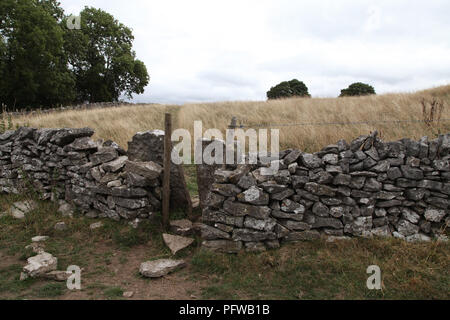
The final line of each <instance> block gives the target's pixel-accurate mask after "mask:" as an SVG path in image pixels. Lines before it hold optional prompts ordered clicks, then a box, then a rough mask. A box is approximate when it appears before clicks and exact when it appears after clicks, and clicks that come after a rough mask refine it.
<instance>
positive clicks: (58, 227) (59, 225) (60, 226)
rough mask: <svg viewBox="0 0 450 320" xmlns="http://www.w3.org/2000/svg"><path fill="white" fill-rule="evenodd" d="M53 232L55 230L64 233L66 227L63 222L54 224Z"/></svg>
mask: <svg viewBox="0 0 450 320" xmlns="http://www.w3.org/2000/svg"><path fill="white" fill-rule="evenodd" d="M54 228H55V230H57V231H64V230H66V229H67V225H66V223H65V222H58V223H56V224H55V227H54Z"/></svg>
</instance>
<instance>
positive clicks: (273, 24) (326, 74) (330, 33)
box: [60, 0, 450, 104]
mask: <svg viewBox="0 0 450 320" xmlns="http://www.w3.org/2000/svg"><path fill="white" fill-rule="evenodd" d="M60 1H61V4H62V6H63V8H64V9H65V10H66V13H67V14H79V12H80V11H81V10H82V9H83V8H84V6H92V7H95V8H101V9H103V10H105V11H107V12H109V13H111V14H112V15H113V16H114V17H115V18H116V19H118V20H119V21H120V22H122V23H124V24H125V25H126V26H128V27H130V28H131V29H132V30H133V34H134V36H135V42H134V50H135V51H136V54H137V57H138V59H140V60H142V61H144V63H145V64H146V66H147V69H148V71H149V74H150V77H151V79H150V84H149V86H148V87H147V88H146V90H145V93H144V94H142V95H139V96H136V97H135V99H134V101H135V102H158V103H178V104H181V103H186V102H200V101H223V100H264V99H266V92H267V90H268V89H270V87H271V86H273V85H275V84H277V83H279V82H281V81H284V80H291V79H293V78H297V79H299V80H301V81H304V82H305V84H306V85H307V86H308V88H309V92H310V93H311V94H312V95H313V96H314V97H335V96H337V95H339V93H340V90H341V89H343V88H345V87H347V86H348V85H349V84H351V83H353V82H366V83H370V84H372V85H373V86H374V87H375V89H376V91H377V92H378V93H383V92H398V91H413V90H417V89H425V88H429V87H432V86H437V85H443V84H449V83H450V18H449V17H450V1H448V0H427V1H423V0H420V1H416V0H377V1H369V0H334V1H333V0H304V1H299V0H298V1H294V0H290V1H288V0H276V1H268V0H257V1H250V0H238V1H235V0H226V1H215V0H205V1H203V0H202V1H197V0H158V1H156V0H126V1H124V0H60Z"/></svg>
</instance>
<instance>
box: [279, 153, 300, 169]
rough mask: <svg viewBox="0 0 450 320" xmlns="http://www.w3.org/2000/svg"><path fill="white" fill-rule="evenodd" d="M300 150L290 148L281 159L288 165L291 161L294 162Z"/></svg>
mask: <svg viewBox="0 0 450 320" xmlns="http://www.w3.org/2000/svg"><path fill="white" fill-rule="evenodd" d="M301 154H302V152H301V151H300V150H292V151H291V152H290V153H289V154H288V155H287V156H286V157H284V159H283V161H284V163H285V164H286V165H287V166H288V165H290V164H291V163H293V162H296V161H297V159H298V158H299V157H300V155H301Z"/></svg>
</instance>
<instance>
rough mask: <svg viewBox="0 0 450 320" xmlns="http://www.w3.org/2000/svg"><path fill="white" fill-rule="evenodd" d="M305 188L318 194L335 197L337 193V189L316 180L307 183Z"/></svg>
mask: <svg viewBox="0 0 450 320" xmlns="http://www.w3.org/2000/svg"><path fill="white" fill-rule="evenodd" d="M305 190H306V191H308V192H311V193H312V194H315V195H318V196H328V197H334V196H335V195H336V191H335V190H334V189H332V188H330V187H328V186H325V185H319V184H317V183H314V182H309V183H307V184H305Z"/></svg>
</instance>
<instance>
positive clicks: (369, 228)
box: [202, 132, 450, 253]
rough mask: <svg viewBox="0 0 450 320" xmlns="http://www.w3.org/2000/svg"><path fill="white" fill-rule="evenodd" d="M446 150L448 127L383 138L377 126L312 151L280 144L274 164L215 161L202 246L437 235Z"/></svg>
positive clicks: (225, 248) (444, 215)
mask: <svg viewBox="0 0 450 320" xmlns="http://www.w3.org/2000/svg"><path fill="white" fill-rule="evenodd" d="M449 150H450V134H446V135H440V136H439V137H438V138H437V139H434V140H428V138H427V137H424V138H422V139H420V140H419V141H413V140H410V139H402V140H400V141H396V142H383V141H381V140H380V139H379V138H378V137H377V133H376V132H375V133H373V134H371V135H368V136H360V137H358V138H357V139H355V140H353V141H352V142H351V143H347V142H346V141H344V140H340V141H338V142H337V143H336V144H334V145H329V146H327V147H325V148H323V149H322V150H321V151H320V152H317V153H314V154H309V153H305V152H302V151H300V150H287V151H283V152H280V155H279V159H280V160H278V161H279V167H280V168H279V170H278V172H271V170H270V169H269V166H268V165H264V164H262V161H259V162H260V163H259V164H257V165H238V166H227V167H226V168H225V169H218V170H216V171H215V174H214V177H215V181H214V183H213V184H212V186H211V188H210V192H209V193H208V195H206V197H207V200H206V201H205V204H206V207H205V208H204V210H203V214H202V218H203V226H202V237H203V240H204V241H203V246H204V247H205V248H209V249H211V250H216V251H222V252H230V253H231V252H237V251H239V250H241V249H243V248H245V249H246V250H249V251H261V250H265V249H267V248H277V247H279V246H280V243H283V242H291V241H301V240H310V239H316V238H319V237H321V236H323V235H325V236H331V237H348V236H363V237H371V236H395V237H399V238H404V239H406V240H408V241H415V240H430V239H432V238H434V237H439V236H440V235H441V232H442V230H443V228H444V226H445V224H446V223H448V222H449V211H450V200H449V195H450V163H449V162H450V156H449ZM260 160H263V159H260ZM266 163H267V162H266ZM204 196H205V195H204Z"/></svg>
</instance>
